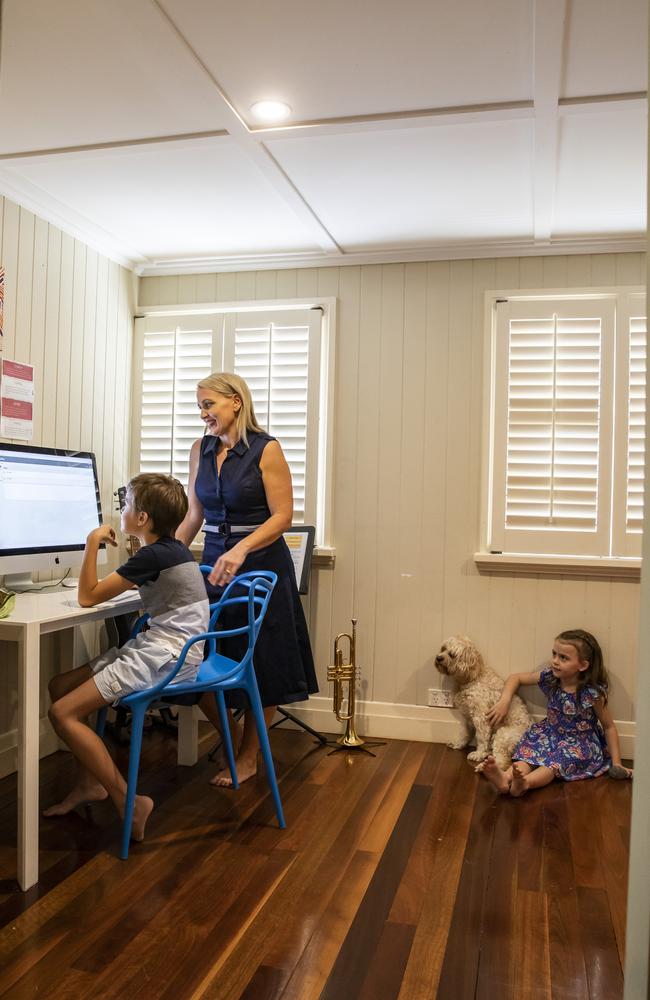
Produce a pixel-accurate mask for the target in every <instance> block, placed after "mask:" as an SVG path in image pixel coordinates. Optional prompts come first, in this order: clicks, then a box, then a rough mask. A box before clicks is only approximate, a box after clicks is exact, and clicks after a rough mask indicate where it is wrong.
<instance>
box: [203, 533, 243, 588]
mask: <svg viewBox="0 0 650 1000" xmlns="http://www.w3.org/2000/svg"><path fill="white" fill-rule="evenodd" d="M246 555H247V552H246V551H245V549H244V548H243V546H242V543H241V542H238V543H237V545H233V547H232V548H231V549H229V550H228V551H227V552H224V554H223V555H222V556H220V557H219V558H218V559H217V561H216V563H215V564H214V566H213V567H212V572H211V573H210V575H209V576H208V580H209V582H210V583H211V584H212V586H213V587H227V586H228V584H229V583H230V581H231V580H232V578H233V576H236V575H237V571H238V570H239V568H240V566H241V564H242V563H243V561H244V559H245V558H246Z"/></svg>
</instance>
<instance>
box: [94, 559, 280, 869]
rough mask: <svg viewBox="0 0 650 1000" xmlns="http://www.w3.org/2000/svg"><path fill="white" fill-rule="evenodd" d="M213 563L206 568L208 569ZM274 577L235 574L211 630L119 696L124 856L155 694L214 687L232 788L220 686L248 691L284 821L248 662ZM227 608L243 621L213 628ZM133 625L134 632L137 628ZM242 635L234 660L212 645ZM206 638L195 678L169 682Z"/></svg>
mask: <svg viewBox="0 0 650 1000" xmlns="http://www.w3.org/2000/svg"><path fill="white" fill-rule="evenodd" d="M211 568H212V567H209V571H210V570H211ZM276 581H277V576H276V574H275V573H271V572H264V574H263V575H262V574H260V573H246V574H242V575H241V576H239V577H235V579H233V580H232V581H231V582H230V584H229V585H228V587H227V588H226V589H225V591H224V593H223V595H222V597H221V599H220V600H219V601H217V602H216V604H215V605H213V607H212V608H211V611H212V614H211V618H210V626H209V627H210V631H209V632H206V633H205V634H203V635H197V636H193V637H192V638H191V639H189V640H188V641H187V642H186V643H185V645H184V646H183V649H182V651H181V654H180V656H179V658H178V660H177V661H176V663H175V665H174V668H173V670H172V671H171V672H170V673H169V674H168V675H167V676H166V677H164V678H163V679H162V680H161V681H160V682H159V683H158V684H156V685H154V686H153V687H150V688H147V689H146V690H144V691H136V692H134V693H133V694H129V695H127V696H126V697H124V698H122V700H121V701H120V705H122V706H124V707H126V708H129V709H130V710H131V712H132V723H131V749H130V753H129V768H128V776H127V794H126V802H125V808H124V823H123V828H122V849H121V851H120V857H121V858H122V859H124V860H126V858H128V856H129V842H130V837H131V825H132V822H133V808H134V804H135V796H136V787H137V780H138V770H139V764H140V752H141V748H142V730H143V727H144V717H145V713H146V711H147V709H148V707H149V706H150V705H151V703H152V702H153V701H156V700H158V698H160V697H161V696H162V697H165V698H168V699H173V697H174V696H175V695H187V694H198V693H203V692H205V691H214V692H215V695H216V699H217V706H218V709H219V718H220V720H221V726H222V732H223V742H224V749H225V752H226V758H227V760H228V767H229V769H230V774H231V777H232V782H233V788H238V786H239V783H238V781H237V770H236V767H235V755H234V752H233V747H232V740H231V738H230V728H229V725H228V712H227V709H226V703H225V698H224V691H230V690H233V689H235V688H237V689H241V690H244V691H245V692H246V694H247V695H248V698H249V701H250V705H251V709H252V711H253V715H254V718H255V725H256V728H257V734H258V738H259V742H260V749H261V751H262V757H263V759H264V765H265V767H266V775H267V779H268V782H269V786H270V789H271V794H272V797H273V802H274V804H275V811H276V815H277V818H278V825H279V826H280V828H281V829H284V828H285V826H286V823H285V820H284V814H283V812H282V802H281V801H280V792H279V789H278V782H277V778H276V774H275V768H274V766H273V757H272V756H271V747H270V744H269V737H268V733H267V730H266V724H265V721H264V711H263V709H262V702H261V700H260V694H259V690H258V687H257V679H256V677H255V670H254V667H253V650H254V648H255V641H256V639H257V636H258V634H259V630H260V627H261V625H262V622H263V620H264V615H265V614H266V609H267V608H268V604H269V600H270V598H271V593H272V591H273V588H274V586H275V583H276ZM237 587H242V588H243V589H244V591H245V593H244V594H243V595H242V596H239V597H233V596H231V594H232V592H233V590H235V589H236V588H237ZM226 608H238V609H239V610H240V611H241V610H245V611H246V624H245V625H242V626H240V627H237V628H225V629H218V630H217V626H218V623H219V618H220V616H221V614H222V612H223V611H224V610H225V609H226ZM143 624H144V621H143V620H142V619H140V620H139V621H138V622H137V623H136V627H135V629H134V633H133V634H137V631H140V629H141V628H142V626H143ZM136 630H137V631H136ZM235 635H247V636H248V644H247V648H246V652H245V653H244V655H243V656H242V658H241V659H240V660H239V661H237V660H233V659H231V658H230V657H228V656H225V655H224V654H223V653H220V652H219V651H218V650H217V641H221V640H222V639H227V638H228V637H230V636H235ZM201 641H205V643H206V646H207V650H208V652H207V656H206V658H205V659H204V660H203V662H202V663H201V666H200V667H199V670H198V673H197V675H196V677H195V678H194V679H193V680H191V681H183V682H180V683H174V678H175V677H176V675H177V674H178V672H179V670H180V669H181V667H182V666H183V663H184V662H185V657H186V656H187V652H188V650H189V649H190V648H191V646H193V645H194V644H195V643H197V642H201ZM105 717H106V710H105V709H103V710H102V711H101V712H100V713H99V716H98V721H97V732H98V733H99V735H101V734H102V732H103V727H104V720H105Z"/></svg>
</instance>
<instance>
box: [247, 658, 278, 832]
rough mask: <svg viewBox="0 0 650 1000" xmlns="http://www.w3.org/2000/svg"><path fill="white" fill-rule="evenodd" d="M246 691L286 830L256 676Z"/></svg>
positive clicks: (276, 801)
mask: <svg viewBox="0 0 650 1000" xmlns="http://www.w3.org/2000/svg"><path fill="white" fill-rule="evenodd" d="M246 692H247V694H248V697H249V699H250V703H251V710H252V712H253V717H254V719H255V726H256V728H257V737H258V739H259V741H260V750H261V751H262V757H263V759H264V766H265V768H266V776H267V778H268V782H269V786H270V788H271V795H272V796H273V802H274V803H275V813H276V816H277V817H278V826H279V827H280V829H281V830H284V829H285V827H286V825H287V824H286V823H285V821H284V813H283V811H282V802H281V800H280V789H279V788H278V779H277V778H276V776H275V767H274V764H273V757H272V756H271V744H270V743H269V734H268V732H267V729H266V721H265V719H264V710H263V709H262V702H261V700H260V694H259V691H258V688H257V683H256V681H255V679H254V678H253V680H252V682H249V684H248V686H247V688H246Z"/></svg>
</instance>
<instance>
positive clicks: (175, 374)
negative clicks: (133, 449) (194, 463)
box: [138, 316, 220, 486]
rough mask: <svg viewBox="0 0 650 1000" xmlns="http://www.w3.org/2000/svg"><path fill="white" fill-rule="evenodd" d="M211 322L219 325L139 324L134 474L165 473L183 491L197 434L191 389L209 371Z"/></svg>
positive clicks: (205, 321)
mask: <svg viewBox="0 0 650 1000" xmlns="http://www.w3.org/2000/svg"><path fill="white" fill-rule="evenodd" d="M215 320H216V321H218V322H219V325H220V318H219V317H216V316H208V317H199V316H197V317H192V316H187V317H183V318H182V320H181V319H180V318H179V317H160V318H158V317H150V318H148V319H147V320H146V321H144V322H143V323H142V326H143V328H142V330H141V336H142V347H141V352H140V363H141V366H142V370H141V384H142V398H141V405H140V414H139V462H138V471H140V472H165V473H169V474H171V475H173V476H176V477H177V478H178V479H180V480H181V482H182V483H183V484H184V485H185V486H187V479H188V473H189V453H190V448H191V446H192V442H193V441H195V440H196V439H197V438H198V437H200V436H201V434H202V426H201V421H200V419H199V411H198V409H197V404H196V384H197V382H198V381H199V380H200V379H202V378H205V376H206V375H207V374H209V373H210V372H211V371H212V358H213V350H214V346H215V338H216V337H218V336H220V334H219V333H218V331H216V330H215ZM141 322H142V321H141Z"/></svg>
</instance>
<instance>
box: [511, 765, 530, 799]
mask: <svg viewBox="0 0 650 1000" xmlns="http://www.w3.org/2000/svg"><path fill="white" fill-rule="evenodd" d="M527 791H528V782H527V781H526V775H525V774H524V773H523V771H520V770H519V764H513V765H512V781H511V782H510V794H511V795H513V796H514V797H515V798H519V796H520V795H525V794H526V792H527Z"/></svg>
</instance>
